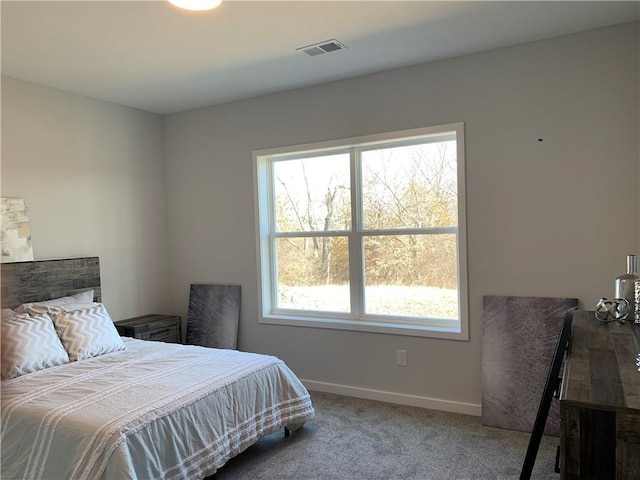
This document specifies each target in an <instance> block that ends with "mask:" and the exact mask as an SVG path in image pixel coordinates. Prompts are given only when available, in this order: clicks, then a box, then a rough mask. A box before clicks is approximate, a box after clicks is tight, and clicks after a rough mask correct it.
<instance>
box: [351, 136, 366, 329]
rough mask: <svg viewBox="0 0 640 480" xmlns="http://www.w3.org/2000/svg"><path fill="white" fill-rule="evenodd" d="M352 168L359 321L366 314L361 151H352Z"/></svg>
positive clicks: (354, 294)
mask: <svg viewBox="0 0 640 480" xmlns="http://www.w3.org/2000/svg"><path fill="white" fill-rule="evenodd" d="M349 153H350V162H351V164H350V166H351V234H350V235H349V277H350V278H349V284H350V286H351V313H352V314H353V316H354V318H356V319H359V318H361V317H362V314H363V313H364V260H363V254H364V249H363V244H362V182H361V178H362V170H361V165H360V149H358V148H356V147H353V148H351V149H350V152H349Z"/></svg>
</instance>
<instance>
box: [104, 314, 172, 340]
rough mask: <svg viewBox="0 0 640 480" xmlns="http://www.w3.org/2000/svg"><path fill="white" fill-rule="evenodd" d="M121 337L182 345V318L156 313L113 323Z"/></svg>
mask: <svg viewBox="0 0 640 480" xmlns="http://www.w3.org/2000/svg"><path fill="white" fill-rule="evenodd" d="M113 323H114V324H115V326H116V329H117V330H118V333H119V334H120V335H122V336H123V337H133V338H138V339H140V340H153V341H156V342H167V343H182V318H181V317H179V316H177V315H160V314H157V313H154V314H150V315H143V316H141V317H133V318H127V319H125V320H118V321H117V322H113Z"/></svg>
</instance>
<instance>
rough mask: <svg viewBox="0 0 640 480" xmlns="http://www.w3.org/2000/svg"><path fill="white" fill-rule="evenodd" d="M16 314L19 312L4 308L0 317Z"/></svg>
mask: <svg viewBox="0 0 640 480" xmlns="http://www.w3.org/2000/svg"><path fill="white" fill-rule="evenodd" d="M16 315H18V312H16V311H15V310H11V309H10V308H3V309H2V317H0V318H9V317H15V316H16Z"/></svg>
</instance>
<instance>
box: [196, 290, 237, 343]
mask: <svg viewBox="0 0 640 480" xmlns="http://www.w3.org/2000/svg"><path fill="white" fill-rule="evenodd" d="M239 322H240V286H239V285H206V284H192V285H191V288H190V291H189V316H188V318H187V338H186V343H187V344H188V345H200V346H201V347H212V348H226V349H232V350H235V349H236V348H237V345H238V324H239Z"/></svg>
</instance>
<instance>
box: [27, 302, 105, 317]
mask: <svg viewBox="0 0 640 480" xmlns="http://www.w3.org/2000/svg"><path fill="white" fill-rule="evenodd" d="M98 305H101V304H100V303H97V302H89V303H65V304H64V305H57V306H54V307H52V306H49V305H39V304H35V303H31V304H28V303H25V304H23V305H22V307H23V310H24V312H25V313H28V314H30V315H40V314H43V313H48V314H49V315H51V314H53V313H63V312H73V311H74V310H86V309H87V308H92V307H97V306H98Z"/></svg>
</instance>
